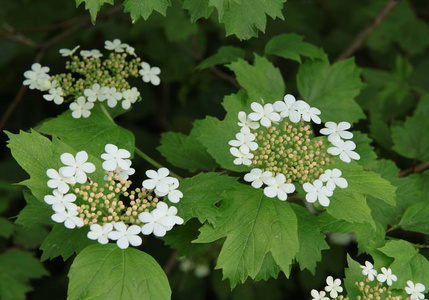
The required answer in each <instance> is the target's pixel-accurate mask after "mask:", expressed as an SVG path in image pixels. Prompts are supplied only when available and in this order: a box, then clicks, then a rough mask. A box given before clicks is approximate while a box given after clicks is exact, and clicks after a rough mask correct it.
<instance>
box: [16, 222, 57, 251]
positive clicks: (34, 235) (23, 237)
mask: <svg viewBox="0 0 429 300" xmlns="http://www.w3.org/2000/svg"><path fill="white" fill-rule="evenodd" d="M48 234H49V231H48V229H46V228H45V226H43V225H34V226H33V227H28V228H22V227H18V230H17V231H16V233H15V234H14V236H13V243H14V244H15V245H18V246H21V247H22V248H23V249H39V247H40V245H41V244H42V242H43V240H44V239H45V238H46V237H47V236H48Z"/></svg>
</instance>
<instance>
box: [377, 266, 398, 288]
mask: <svg viewBox="0 0 429 300" xmlns="http://www.w3.org/2000/svg"><path fill="white" fill-rule="evenodd" d="M381 272H382V273H383V274H378V275H377V280H378V281H379V282H385V281H386V283H387V285H388V286H391V285H392V284H393V281H397V280H398V277H396V275H394V274H392V269H390V268H388V269H386V268H385V267H383V268H381Z"/></svg>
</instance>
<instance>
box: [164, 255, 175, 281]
mask: <svg viewBox="0 0 429 300" xmlns="http://www.w3.org/2000/svg"><path fill="white" fill-rule="evenodd" d="M176 262H177V250H173V251H172V252H171V254H170V257H169V258H168V260H167V262H166V263H165V266H164V272H165V274H166V275H167V276H168V275H169V274H170V273H171V271H173V269H174V267H175V266H176Z"/></svg>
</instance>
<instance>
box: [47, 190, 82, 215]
mask: <svg viewBox="0 0 429 300" xmlns="http://www.w3.org/2000/svg"><path fill="white" fill-rule="evenodd" d="M52 193H53V195H46V196H45V197H44V200H45V202H46V203H48V204H49V205H52V209H53V210H54V211H55V212H63V211H65V210H68V211H74V210H77V206H76V204H74V203H73V202H75V201H76V195H75V194H65V195H64V194H61V193H60V192H59V191H58V190H53V191H52Z"/></svg>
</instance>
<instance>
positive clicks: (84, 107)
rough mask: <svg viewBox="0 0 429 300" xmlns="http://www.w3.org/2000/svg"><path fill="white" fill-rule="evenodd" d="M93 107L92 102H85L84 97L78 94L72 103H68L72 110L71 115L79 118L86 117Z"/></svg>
mask: <svg viewBox="0 0 429 300" xmlns="http://www.w3.org/2000/svg"><path fill="white" fill-rule="evenodd" d="M93 107H94V103H92V102H86V100H85V97H83V96H80V97H79V98H77V100H76V101H75V102H73V103H70V110H71V111H72V117H73V118H75V119H79V118H80V117H83V118H88V117H89V116H90V115H91V111H90V110H91V109H92V108H93Z"/></svg>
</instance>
